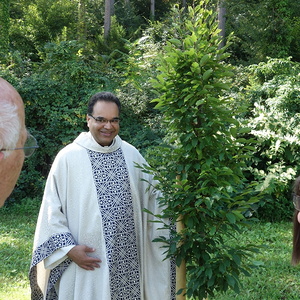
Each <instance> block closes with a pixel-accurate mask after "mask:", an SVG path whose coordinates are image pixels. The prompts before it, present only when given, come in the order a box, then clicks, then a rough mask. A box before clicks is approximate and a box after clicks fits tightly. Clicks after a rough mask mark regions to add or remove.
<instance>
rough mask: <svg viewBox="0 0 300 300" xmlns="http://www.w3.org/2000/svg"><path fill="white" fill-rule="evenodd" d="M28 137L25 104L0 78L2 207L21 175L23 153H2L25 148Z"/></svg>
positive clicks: (0, 187)
mask: <svg viewBox="0 0 300 300" xmlns="http://www.w3.org/2000/svg"><path fill="white" fill-rule="evenodd" d="M26 137H27V132H26V128H25V112H24V104H23V101H22V98H21V96H20V95H19V93H18V92H17V91H16V90H15V88H14V87H13V86H12V85H11V84H10V83H8V82H7V81H6V80H4V79H3V78H0V207H1V206H2V205H3V204H4V201H5V200H6V199H7V197H8V196H9V195H10V193H11V192H12V190H13V188H14V186H15V184H16V182H17V179H18V177H19V175H20V172H21V169H22V166H23V162H24V152H23V151H18V150H16V151H1V150H2V149H14V148H21V147H23V146H24V143H25V140H26Z"/></svg>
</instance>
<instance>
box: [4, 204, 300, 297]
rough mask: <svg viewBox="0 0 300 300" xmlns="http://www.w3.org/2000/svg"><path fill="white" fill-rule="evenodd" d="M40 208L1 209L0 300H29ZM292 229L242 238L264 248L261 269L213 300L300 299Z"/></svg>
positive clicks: (278, 226)
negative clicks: (237, 288)
mask: <svg viewBox="0 0 300 300" xmlns="http://www.w3.org/2000/svg"><path fill="white" fill-rule="evenodd" d="M38 206H39V203H38V202H37V201H34V200H27V201H25V202H24V203H23V204H22V205H20V206H18V207H16V206H14V207H10V208H2V209H0V220H1V221H0V300H29V299H30V289H29V283H28V278H27V274H28V270H29V266H30V261H31V251H32V242H33V235H34V230H35V224H36V219H37V213H38ZM291 226H292V225H291V223H288V222H285V223H275V224H271V223H259V224H256V225H254V226H253V227H252V229H251V230H249V231H247V232H245V233H244V234H243V235H241V236H239V237H238V242H239V243H255V244H257V245H265V247H264V248H262V250H261V252H260V253H259V254H257V255H256V256H255V257H253V260H255V261H259V262H261V264H262V265H261V266H260V267H258V268H257V269H255V270H253V273H252V276H251V277H245V278H241V281H242V284H243V287H242V288H241V293H240V294H239V295H236V294H235V293H234V292H232V291H228V292H227V293H225V294H218V295H216V297H215V298H213V299H215V300H233V299H239V300H276V299H278V300H279V299H280V300H290V299H300V266H299V267H296V268H295V267H292V266H291V265H290V255H291V239H292V234H291ZM209 299H212V298H209ZM120 300H121V299H120ZM153 300H159V299H153Z"/></svg>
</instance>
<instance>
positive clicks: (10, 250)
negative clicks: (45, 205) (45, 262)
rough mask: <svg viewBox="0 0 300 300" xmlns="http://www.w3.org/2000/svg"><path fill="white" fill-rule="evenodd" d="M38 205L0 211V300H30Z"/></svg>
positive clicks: (28, 203)
mask: <svg viewBox="0 0 300 300" xmlns="http://www.w3.org/2000/svg"><path fill="white" fill-rule="evenodd" d="M38 208H39V202H38V201H36V200H30V199H26V200H24V201H23V203H22V205H14V206H13V207H11V206H10V207H4V208H1V209H0V300H25V299H26V300H29V299H30V289H29V282H28V272H29V267H30V262H31V252H32V244H33V235H34V230H35V224H36V220H37V214H38Z"/></svg>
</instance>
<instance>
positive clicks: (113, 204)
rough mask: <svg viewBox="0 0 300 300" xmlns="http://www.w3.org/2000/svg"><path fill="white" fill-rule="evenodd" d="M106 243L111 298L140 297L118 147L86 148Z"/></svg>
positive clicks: (129, 206)
mask: <svg viewBox="0 0 300 300" xmlns="http://www.w3.org/2000/svg"><path fill="white" fill-rule="evenodd" d="M88 155H89V158H90V160H91V164H92V169H93V177H94V182H95V186H96V190H97V197H98V204H99V209H100V213H101V217H102V226H103V231H104V232H103V234H104V240H105V245H106V252H107V259H108V266H109V277H110V290H111V299H112V300H120V299H122V300H140V299H141V288H140V263H139V257H138V250H137V237H136V231H135V224H134V212H133V203H132V195H131V188H130V182H129V174H128V170H127V166H126V162H125V159H124V155H123V152H122V150H121V149H120V148H119V149H117V150H116V151H113V152H110V153H100V152H95V151H91V150H88Z"/></svg>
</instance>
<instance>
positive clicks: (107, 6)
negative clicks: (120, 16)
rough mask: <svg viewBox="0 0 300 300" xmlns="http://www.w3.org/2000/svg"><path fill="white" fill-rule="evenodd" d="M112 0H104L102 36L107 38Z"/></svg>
mask: <svg viewBox="0 0 300 300" xmlns="http://www.w3.org/2000/svg"><path fill="white" fill-rule="evenodd" d="M111 5H112V1H111V0H105V15H104V38H105V39H107V37H108V35H109V31H110V26H111V12H112V6H111Z"/></svg>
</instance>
